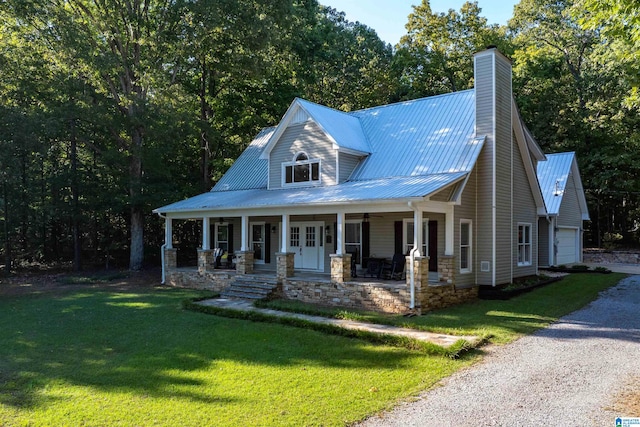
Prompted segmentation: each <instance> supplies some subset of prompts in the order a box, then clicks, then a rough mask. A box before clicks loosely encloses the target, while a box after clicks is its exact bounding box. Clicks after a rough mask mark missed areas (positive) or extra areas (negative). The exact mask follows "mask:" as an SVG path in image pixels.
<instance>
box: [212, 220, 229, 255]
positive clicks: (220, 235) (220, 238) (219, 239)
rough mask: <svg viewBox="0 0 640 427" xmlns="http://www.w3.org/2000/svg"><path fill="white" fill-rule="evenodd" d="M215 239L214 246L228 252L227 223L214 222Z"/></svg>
mask: <svg viewBox="0 0 640 427" xmlns="http://www.w3.org/2000/svg"><path fill="white" fill-rule="evenodd" d="M215 236H216V241H215V244H214V247H215V248H220V249H222V251H223V252H227V253H228V252H229V225H228V224H226V223H220V224H216V234H215Z"/></svg>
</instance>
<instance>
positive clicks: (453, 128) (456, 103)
mask: <svg viewBox="0 0 640 427" xmlns="http://www.w3.org/2000/svg"><path fill="white" fill-rule="evenodd" d="M295 108H302V109H304V110H305V111H306V112H307V113H308V114H309V116H310V117H311V118H312V119H313V120H314V121H316V122H317V123H318V124H319V125H320V126H321V127H322V129H323V130H324V131H325V132H327V134H328V135H329V137H330V138H331V139H333V140H334V141H335V143H336V144H337V145H338V146H339V148H345V149H348V150H352V151H355V152H361V153H365V152H366V153H370V154H368V156H366V158H365V159H364V160H363V161H362V162H361V163H360V165H358V166H357V167H356V169H355V171H354V172H353V173H352V175H351V177H350V178H349V180H348V181H347V182H344V183H341V184H339V185H334V186H323V187H313V188H295V189H294V188H287V189H277V190H276V189H274V190H267V179H268V173H269V172H268V160H267V159H266V158H265V157H267V156H266V153H267V152H268V151H269V150H270V147H271V148H272V147H273V143H274V138H276V137H277V135H278V133H279V132H281V131H282V128H283V126H286V123H288V120H287V117H289V116H293V113H294V112H295V111H294V110H295ZM483 144H484V137H483V136H478V137H476V136H475V90H473V89H471V90H466V91H461V92H455V93H451V94H446V95H439V96H434V97H429V98H422V99H417V100H413V101H407V102H400V103H396V104H391V105H385V106H381V107H375V108H369V109H365V110H360V111H354V112H351V113H344V112H341V111H337V110H333V109H331V108H328V107H324V106H321V105H318V104H314V103H312V102H309V101H305V100H302V99H296V100H295V101H294V103H292V106H291V107H290V108H289V110H288V111H287V114H285V117H284V118H283V121H282V122H281V123H280V125H279V126H278V127H275V128H268V129H264V130H263V131H262V132H260V134H258V136H257V137H256V138H255V139H254V141H253V142H252V143H251V144H250V145H249V147H247V149H246V150H245V152H243V153H242V155H241V156H240V157H239V158H238V160H236V162H235V163H234V164H233V166H232V167H231V168H230V169H229V171H227V173H226V174H225V175H224V176H223V177H222V179H220V181H219V182H218V183H217V184H216V185H215V187H214V188H213V189H212V191H211V192H210V193H205V194H201V195H199V196H196V197H193V198H190V199H187V200H183V201H181V202H177V203H174V204H171V205H168V206H164V207H162V208H159V209H156V210H155V212H159V213H166V212H176V211H192V210H203V209H212V210H217V209H235V208H256V207H274V206H288V205H315V204H322V203H339V202H349V201H367V200H372V201H375V200H385V199H389V200H392V199H402V198H412V197H424V196H428V195H430V194H433V193H434V192H436V191H438V190H440V189H442V188H444V187H446V186H448V185H450V184H452V183H454V182H457V181H459V180H461V179H463V178H464V177H465V176H466V175H467V173H469V172H470V171H471V170H472V168H473V166H474V165H475V162H476V160H477V158H478V155H479V153H480V150H481V149H482V146H483Z"/></svg>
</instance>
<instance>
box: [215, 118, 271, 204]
mask: <svg viewBox="0 0 640 427" xmlns="http://www.w3.org/2000/svg"><path fill="white" fill-rule="evenodd" d="M275 130H276V128H275V127H268V128H264V129H262V130H261V131H260V132H259V133H258V135H256V137H255V138H254V139H253V141H251V144H249V146H248V147H247V148H246V149H245V150H244V151H243V152H242V154H240V156H239V157H238V158H237V159H236V161H235V162H233V164H232V165H231V167H230V168H229V170H228V171H227V172H226V173H225V174H224V175H223V176H222V178H220V180H219V181H218V182H217V183H216V185H215V186H214V187H213V188H212V189H211V191H214V192H217V191H229V190H248V189H252V188H267V179H268V168H269V162H268V161H267V160H262V159H261V157H260V155H261V154H262V152H263V150H264V147H265V146H266V145H267V143H268V142H269V139H270V138H271V135H273V133H274V132H275Z"/></svg>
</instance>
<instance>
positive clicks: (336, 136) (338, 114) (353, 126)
mask: <svg viewBox="0 0 640 427" xmlns="http://www.w3.org/2000/svg"><path fill="white" fill-rule="evenodd" d="M299 110H303V111H304V112H306V113H307V115H308V116H309V117H310V118H311V119H312V120H313V121H315V122H316V123H317V124H318V126H319V127H320V129H322V131H323V132H324V133H325V134H326V135H327V137H328V138H329V140H330V141H331V142H332V143H333V147H334V148H335V149H336V150H339V151H343V152H345V153H349V154H355V155H358V156H365V155H368V154H370V153H371V148H370V147H369V142H368V141H367V138H366V136H365V134H364V131H363V130H362V125H361V124H360V120H359V119H358V118H357V117H355V116H353V115H351V114H348V113H345V112H342V111H338V110H334V109H333V108H329V107H325V106H323V105H319V104H315V103H313V102H310V101H306V100H304V99H301V98H296V99H294V101H293V102H292V103H291V105H290V106H289V108H288V109H287V112H286V113H285V114H284V116H283V117H282V120H280V123H279V124H278V126H277V127H276V130H275V132H274V133H273V134H272V135H271V137H270V139H269V141H268V143H267V145H266V147H265V149H264V151H263V152H262V155H261V156H260V158H261V159H268V158H269V154H271V150H273V148H274V147H275V145H276V144H277V143H278V141H279V140H280V137H281V136H282V134H283V133H284V131H285V130H286V129H287V127H288V126H289V124H290V123H291V121H292V120H293V118H294V117H295V116H296V113H298V111H299Z"/></svg>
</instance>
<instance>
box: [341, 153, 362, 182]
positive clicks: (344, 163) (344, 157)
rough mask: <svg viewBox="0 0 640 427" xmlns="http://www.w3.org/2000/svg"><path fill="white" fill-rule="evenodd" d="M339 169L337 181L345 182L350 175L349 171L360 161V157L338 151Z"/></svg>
mask: <svg viewBox="0 0 640 427" xmlns="http://www.w3.org/2000/svg"><path fill="white" fill-rule="evenodd" d="M339 163H340V170H339V174H340V176H339V177H338V182H339V183H341V182H345V181H346V180H347V179H349V177H350V176H351V172H353V170H354V169H355V168H356V166H358V163H360V157H358V156H354V155H351V154H345V153H339Z"/></svg>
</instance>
